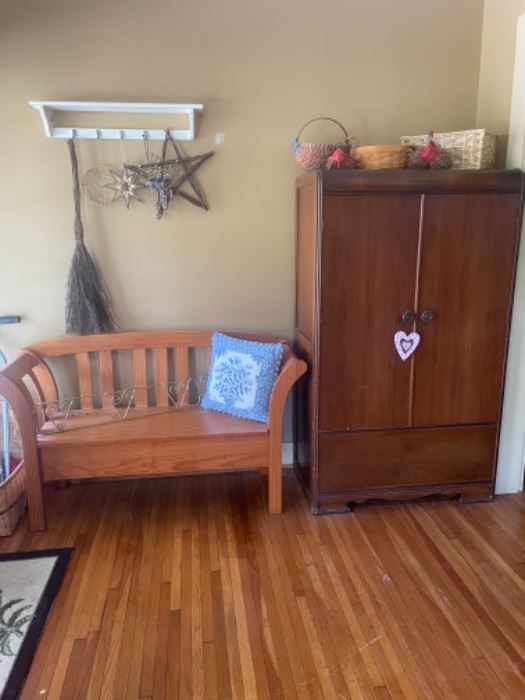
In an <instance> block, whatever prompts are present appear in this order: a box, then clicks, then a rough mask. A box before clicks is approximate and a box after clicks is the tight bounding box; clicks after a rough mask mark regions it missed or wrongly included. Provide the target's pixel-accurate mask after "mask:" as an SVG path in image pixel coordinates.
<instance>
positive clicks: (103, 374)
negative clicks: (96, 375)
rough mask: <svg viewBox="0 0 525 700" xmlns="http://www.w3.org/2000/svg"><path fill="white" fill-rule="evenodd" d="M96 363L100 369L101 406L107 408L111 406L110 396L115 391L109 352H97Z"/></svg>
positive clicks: (111, 399) (111, 360)
mask: <svg viewBox="0 0 525 700" xmlns="http://www.w3.org/2000/svg"><path fill="white" fill-rule="evenodd" d="M98 361H99V368H100V384H101V386H102V406H103V407H104V408H108V407H111V406H112V405H113V398H112V394H113V392H114V391H115V382H114V379H113V358H112V356H111V350H106V351H104V352H99V354H98Z"/></svg>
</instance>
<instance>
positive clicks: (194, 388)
mask: <svg viewBox="0 0 525 700" xmlns="http://www.w3.org/2000/svg"><path fill="white" fill-rule="evenodd" d="M207 379H208V378H207V376H201V377H190V378H189V379H188V380H187V381H185V382H183V381H169V382H166V383H162V384H149V385H147V386H143V387H138V386H133V387H126V388H123V389H118V390H117V391H114V392H111V393H108V392H103V393H102V394H100V396H96V395H92V396H91V395H90V396H75V397H71V398H64V399H57V400H56V401H41V402H39V403H38V404H37V406H38V407H39V409H40V411H41V417H42V426H41V428H40V432H41V433H55V432H65V431H67V430H79V429H82V428H88V427H93V426H94V425H100V424H103V423H109V422H111V421H115V420H131V419H134V418H135V419H136V418H140V417H143V416H144V415H146V414H145V411H148V409H152V408H155V409H156V413H159V414H160V413H167V412H170V411H172V410H174V409H175V410H178V409H181V408H182V407H183V406H188V405H189V406H191V405H199V404H200V403H201V400H202V397H203V396H204V392H205V391H206V383H207ZM138 391H142V392H146V394H149V393H150V392H152V391H154V392H155V397H156V402H157V403H158V399H159V396H161V395H162V393H163V392H165V393H166V394H167V397H168V404H167V405H165V406H158V405H156V404H154V405H153V406H149V407H148V408H146V409H140V408H136V407H135V397H136V395H137V392H138ZM86 399H90V402H91V403H96V402H97V401H98V402H99V403H100V404H101V407H100V408H80V407H81V406H82V403H84V402H85V400H86Z"/></svg>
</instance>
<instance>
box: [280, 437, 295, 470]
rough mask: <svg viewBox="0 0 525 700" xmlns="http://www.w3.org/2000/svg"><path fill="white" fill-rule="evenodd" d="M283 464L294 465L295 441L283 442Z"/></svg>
mask: <svg viewBox="0 0 525 700" xmlns="http://www.w3.org/2000/svg"><path fill="white" fill-rule="evenodd" d="M282 459H283V466H285V467H291V466H293V442H283V458H282Z"/></svg>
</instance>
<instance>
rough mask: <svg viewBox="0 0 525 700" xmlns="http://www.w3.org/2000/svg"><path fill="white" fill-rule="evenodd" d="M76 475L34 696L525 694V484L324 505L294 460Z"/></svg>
mask: <svg viewBox="0 0 525 700" xmlns="http://www.w3.org/2000/svg"><path fill="white" fill-rule="evenodd" d="M262 483H263V482H262V479H261V477H260V476H259V475H258V474H246V475H241V476H239V475H227V476H210V477H202V476H200V477H191V478H183V479H182V478H178V479H168V480H146V481H135V482H132V481H129V482H120V483H116V482H113V483H109V484H103V483H94V484H82V485H74V486H72V487H71V488H69V489H67V490H65V491H53V490H49V491H48V492H47V504H48V512H49V514H50V518H49V519H50V527H49V530H48V532H47V533H43V534H38V535H31V534H30V533H29V532H28V531H27V525H25V523H23V524H22V526H21V528H20V529H19V530H18V531H17V533H16V534H15V535H14V536H13V537H11V538H9V539H5V540H3V541H2V542H1V543H0V549H1V550H3V551H14V550H18V549H20V550H24V549H26V550H27V549H35V548H46V547H62V546H64V547H66V546H73V547H75V555H74V559H73V562H72V565H71V566H70V569H69V572H68V575H67V578H66V580H65V583H64V585H63V588H62V591H61V593H60V595H59V598H58V599H57V602H56V604H55V608H54V610H53V613H52V615H51V617H50V619H49V621H48V625H47V628H46V631H45V633H44V636H43V638H42V640H41V642H40V646H39V649H38V653H37V656H36V658H35V661H34V663H33V666H32V670H31V672H30V675H29V677H28V680H27V683H26V686H25V689H24V692H23V694H22V698H25V699H27V698H66V699H67V700H69V699H73V698H123V699H125V700H134V699H135V698H154V699H155V700H156V699H157V698H181V699H183V700H185V699H186V698H205V699H206V700H208V699H210V700H211V699H212V698H236V699H240V698H297V699H300V700H303V699H307V698H312V699H313V700H318V699H319V700H321V699H322V698H326V699H327V700H328V698H339V699H343V698H356V699H357V698H370V699H377V700H379V699H380V700H386V699H387V698H415V699H417V700H420V699H422V698H445V699H447V700H449V699H450V698H466V699H468V700H477V699H478V698H490V699H491V700H494V699H499V698H513V699H514V698H516V699H518V698H525V563H524V557H525V497H518V496H513V497H502V498H498V499H497V500H496V501H495V502H494V503H486V504H476V505H459V504H457V503H453V502H438V503H436V502H433V503H424V504H418V505H406V506H401V505H399V506H398V505H394V506H374V507H364V508H361V509H360V510H357V512H356V513H355V514H352V515H339V516H319V517H315V516H312V515H310V513H309V511H308V508H307V504H306V501H305V499H304V497H303V495H302V493H301V491H300V489H299V487H298V485H297V483H296V481H295V477H294V475H293V473H291V472H290V473H288V474H287V475H286V485H285V494H286V512H285V514H284V515H283V516H268V515H267V513H266V508H265V503H264V499H263V494H262Z"/></svg>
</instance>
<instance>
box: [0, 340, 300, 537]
mask: <svg viewBox="0 0 525 700" xmlns="http://www.w3.org/2000/svg"><path fill="white" fill-rule="evenodd" d="M212 335H213V331H165V332H164V331H159V332H150V333H148V332H133V333H111V334H104V335H88V336H67V337H64V338H58V339H55V340H47V341H44V342H41V343H37V344H35V345H32V346H30V347H28V348H25V349H24V350H22V351H21V353H20V354H19V355H18V357H17V359H15V360H14V361H13V362H11V363H10V364H9V365H8V366H7V367H5V368H4V369H3V370H2V371H1V372H0V395H2V396H4V397H5V398H6V399H7V401H8V402H9V404H10V406H11V408H12V410H13V412H14V415H15V417H16V420H17V421H18V425H19V429H20V437H21V440H22V444H23V449H24V464H25V470H26V484H27V498H28V510H29V522H30V527H31V529H32V530H33V531H38V530H45V527H46V522H45V511H44V503H43V497H42V483H43V482H46V483H47V482H63V481H64V480H69V479H85V478H114V477H128V478H129V477H140V476H146V475H155V476H161V475H171V474H175V473H186V474H188V473H193V472H199V471H203V472H204V471H206V472H213V471H220V470H222V471H231V470H237V469H254V468H263V467H268V486H269V488H268V504H269V511H270V512H271V513H275V514H277V513H280V512H281V511H282V474H281V471H282V463H281V449H282V445H281V443H282V421H283V413H284V407H285V403H286V398H287V396H288V393H289V392H290V389H291V388H292V387H293V385H294V383H295V382H296V381H297V379H298V378H299V377H300V376H301V375H302V374H303V373H304V372H305V370H306V365H305V363H304V362H303V361H302V360H299V359H298V358H296V357H295V356H294V354H293V352H292V350H291V348H290V346H289V344H288V343H287V342H286V341H282V340H280V339H279V338H274V337H271V336H268V335H259V334H249V333H233V334H231V335H235V336H236V337H240V338H245V339H248V340H257V341H260V342H282V343H283V344H284V359H283V363H282V366H281V370H280V373H279V376H278V378H277V381H276V383H275V385H274V388H273V391H272V395H271V400H270V410H269V421H268V425H265V424H263V423H258V422H255V421H250V420H244V419H241V418H235V417H233V416H230V415H226V414H223V413H216V412H212V411H205V410H204V409H202V408H201V407H200V406H199V405H191V403H190V402H189V400H188V398H187V396H186V397H185V398H184V399H183V400H182V404H183V405H181V406H177V407H176V406H173V405H172V404H171V402H170V395H169V393H168V391H166V390H165V389H163V388H162V387H164V388H165V387H166V386H169V385H170V381H172V379H171V378H173V381H174V382H176V384H177V385H178V386H179V387H180V386H183V385H184V384H185V383H186V382H188V380H189V378H190V377H191V376H192V374H191V372H192V370H194V369H195V365H196V363H197V362H198V358H197V354H198V353H201V354H202V353H204V365H205V369H206V371H207V367H208V365H209V359H210V352H211V338H212ZM123 354H124V356H126V357H128V358H132V360H131V361H130V365H131V366H130V372H131V373H132V382H133V386H134V387H136V389H135V391H134V401H133V405H132V407H131V408H130V409H129V415H128V416H127V418H126V419H122V417H120V418H119V417H116V416H115V409H114V407H113V405H112V403H113V398H112V394H113V393H114V392H115V391H117V390H118V389H119V388H122V387H121V386H118V382H116V381H115V377H116V376H117V375H118V374H119V372H120V371H121V369H120V365H121V364H122V362H123ZM62 356H71V357H72V358H74V361H72V360H71V359H69V363H70V365H71V366H72V367H73V368H76V371H72V370H71V367H70V369H69V375H68V380H69V381H71V376H70V375H71V374H74V375H76V376H74V377H73V385H74V386H75V387H76V386H77V382H78V394H74V395H76V396H78V397H79V404H80V405H79V406H78V407H77V408H78V410H76V411H75V412H74V415H72V416H71V417H70V418H68V422H67V426H66V427H67V429H65V430H62V431H61V432H60V431H56V430H55V431H47V432H46V428H47V429H49V428H50V427H52V426H50V425H49V424H46V423H45V419H43V418H42V417H41V415H40V414H41V410H40V409H39V407H40V406H41V405H42V404H44V403H46V404H47V405H49V403H50V402H55V401H57V400H59V398H60V396H59V394H60V392H59V389H58V385H59V384H60V381H59V380H60V376H59V373H57V370H56V367H57V358H59V357H62ZM65 361H67V359H66V360H65ZM51 367H53V370H52V369H51ZM150 377H151V379H150ZM62 393H64V392H62ZM67 396H68V397H70V396H71V394H70V393H68V394H67ZM99 404H100V405H99ZM110 404H111V405H110ZM94 423H96V424H94Z"/></svg>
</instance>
